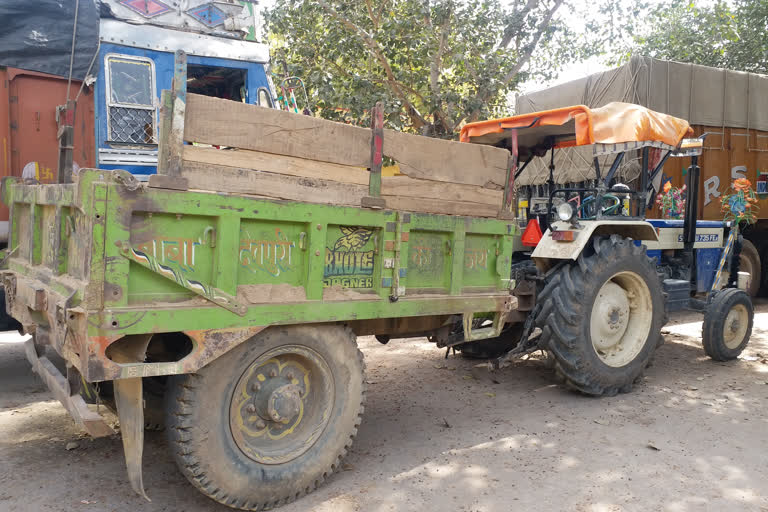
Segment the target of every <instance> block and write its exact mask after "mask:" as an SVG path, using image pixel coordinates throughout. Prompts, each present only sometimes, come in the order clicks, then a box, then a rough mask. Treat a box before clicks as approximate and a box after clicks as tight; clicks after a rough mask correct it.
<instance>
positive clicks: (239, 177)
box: [183, 162, 368, 206]
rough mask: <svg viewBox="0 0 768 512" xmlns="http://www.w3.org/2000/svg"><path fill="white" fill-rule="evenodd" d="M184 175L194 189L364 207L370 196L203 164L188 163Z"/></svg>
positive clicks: (358, 188) (355, 188) (345, 186)
mask: <svg viewBox="0 0 768 512" xmlns="http://www.w3.org/2000/svg"><path fill="white" fill-rule="evenodd" d="M183 176H184V177H185V178H186V179H187V181H188V183H189V188H190V189H197V190H210V191H215V192H230V193H233V194H246V195H258V196H261V197H269V198H274V199H288V200H293V201H304V202H308V203H320V204H333V205H339V206H360V200H361V199H362V198H363V196H365V195H366V194H367V193H368V187H367V186H366V185H353V184H349V183H337V182H335V181H328V180H321V179H316V178H306V177H296V176H286V175H280V174H273V173H270V172H264V171H254V170H253V169H242V168H238V167H227V166H223V165H215V164H208V163H200V162H186V163H185V164H184V170H183Z"/></svg>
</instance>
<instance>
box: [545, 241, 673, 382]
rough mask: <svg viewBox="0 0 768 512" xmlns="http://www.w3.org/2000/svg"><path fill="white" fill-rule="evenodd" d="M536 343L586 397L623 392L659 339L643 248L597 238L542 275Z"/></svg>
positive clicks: (657, 287)
mask: <svg viewBox="0 0 768 512" xmlns="http://www.w3.org/2000/svg"><path fill="white" fill-rule="evenodd" d="M538 300H539V301H541V304H542V309H541V311H540V313H539V314H538V316H537V318H536V323H537V325H538V326H539V327H540V328H541V330H542V333H541V338H540V339H539V345H540V346H541V347H542V348H544V349H545V350H548V351H550V352H551V353H552V354H553V356H554V359H555V370H556V371H557V372H558V374H560V375H561V376H562V377H563V379H564V380H565V382H566V384H567V385H568V386H569V387H571V388H574V389H577V390H579V391H581V392H583V393H586V394H589V395H615V394H616V393H619V392H627V391H629V390H630V389H631V388H632V384H633V383H634V381H635V380H636V379H637V378H638V377H639V376H640V374H641V373H642V372H643V370H644V369H645V368H646V366H647V365H648V364H649V363H650V361H651V358H652V357H653V353H654V351H655V350H656V347H657V346H658V345H660V339H661V327H662V326H663V324H664V321H665V313H664V295H663V291H662V286H661V281H660V280H659V277H658V275H657V273H656V267H655V265H654V263H653V261H652V260H651V259H650V258H648V256H647V254H646V251H645V247H643V246H639V245H635V243H634V242H633V241H631V240H628V239H625V238H622V237H620V236H617V235H612V236H611V237H599V238H595V239H594V240H593V241H592V244H591V246H589V245H588V246H587V247H586V248H585V249H584V251H582V254H581V255H580V256H579V257H578V259H577V261H575V262H568V263H565V264H564V265H562V266H561V267H560V268H558V269H557V270H554V271H553V273H552V274H551V275H550V276H549V277H548V280H547V283H546V284H545V286H544V289H543V290H542V292H541V293H540V294H539V297H538Z"/></svg>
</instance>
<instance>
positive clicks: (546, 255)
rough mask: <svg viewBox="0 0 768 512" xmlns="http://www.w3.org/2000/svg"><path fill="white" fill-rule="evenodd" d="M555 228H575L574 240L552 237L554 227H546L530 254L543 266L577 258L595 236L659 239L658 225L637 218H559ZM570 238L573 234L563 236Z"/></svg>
mask: <svg viewBox="0 0 768 512" xmlns="http://www.w3.org/2000/svg"><path fill="white" fill-rule="evenodd" d="M554 228H555V229H554V231H570V232H573V237H572V238H573V239H572V240H555V239H553V236H552V235H553V230H552V229H547V231H546V232H545V233H544V236H542V237H541V240H540V241H539V243H538V245H536V248H535V249H534V250H533V253H532V254H531V258H533V261H534V262H535V263H536V266H537V267H539V268H540V269H542V270H545V269H548V268H549V267H550V266H551V264H550V263H548V261H549V260H575V259H576V258H578V257H579V255H580V254H581V252H582V251H583V250H584V248H585V247H586V246H587V243H589V241H590V240H591V239H592V238H593V237H595V236H610V235H619V236H622V237H624V238H631V239H633V240H651V241H654V242H656V241H658V240H659V237H658V234H657V233H656V229H655V228H654V227H653V226H652V225H651V224H650V223H648V222H645V221H641V220H637V221H631V220H596V221H581V222H579V225H578V227H573V226H571V224H570V223H568V222H562V221H557V222H555V223H554ZM563 238H566V239H567V238H570V235H568V236H566V237H563Z"/></svg>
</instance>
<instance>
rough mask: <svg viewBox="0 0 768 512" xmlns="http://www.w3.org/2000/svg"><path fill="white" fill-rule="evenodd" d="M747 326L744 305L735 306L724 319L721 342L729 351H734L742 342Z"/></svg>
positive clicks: (747, 318) (746, 313)
mask: <svg viewBox="0 0 768 512" xmlns="http://www.w3.org/2000/svg"><path fill="white" fill-rule="evenodd" d="M748 326H749V311H747V307H746V306H745V305H744V304H735V305H734V306H733V307H732V308H731V309H730V311H728V315H726V317H725V323H724V325H723V342H724V343H725V346H726V347H728V348H730V349H736V348H738V347H739V345H741V342H742V341H744V337H745V336H746V335H747V328H748Z"/></svg>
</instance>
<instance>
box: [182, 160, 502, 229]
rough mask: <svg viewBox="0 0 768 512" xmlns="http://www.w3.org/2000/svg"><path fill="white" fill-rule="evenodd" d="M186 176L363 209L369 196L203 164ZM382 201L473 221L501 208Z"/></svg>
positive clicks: (219, 186) (352, 188)
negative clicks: (362, 204) (362, 205)
mask: <svg viewBox="0 0 768 512" xmlns="http://www.w3.org/2000/svg"><path fill="white" fill-rule="evenodd" d="M182 175H183V176H184V178H186V179H187V180H188V182H189V188H190V189H197V190H208V191H213V192H228V193H233V194H239V195H253V196H258V197H265V198H271V199H286V200H291V201H302V202H308V203H320V204H332V205H337V206H357V207H359V206H360V201H361V199H362V198H363V197H364V196H366V195H367V194H368V187H367V185H356V184H350V183H337V182H334V181H328V180H322V179H317V178H307V177H299V176H286V175H280V174H274V173H270V172H264V171H254V170H253V169H242V168H238V167H228V166H223V165H215V164H208V163H201V162H185V165H184V169H183V172H182ZM438 185H444V184H438ZM382 198H383V199H385V200H386V203H387V208H388V209H394V210H405V211H409V212H422V213H438V214H445V215H463V216H473V217H495V216H496V215H497V214H498V211H499V204H500V200H499V201H498V202H495V203H494V204H481V203H470V202H466V201H461V202H460V201H449V200H445V199H439V198H426V197H403V196H392V195H384V196H382Z"/></svg>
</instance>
